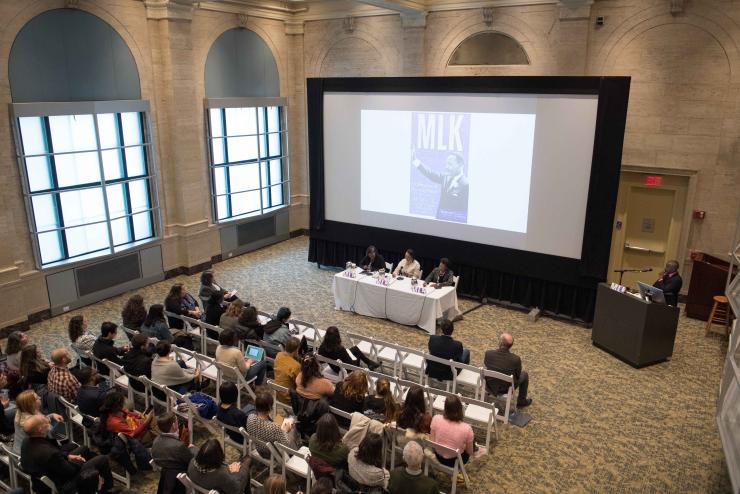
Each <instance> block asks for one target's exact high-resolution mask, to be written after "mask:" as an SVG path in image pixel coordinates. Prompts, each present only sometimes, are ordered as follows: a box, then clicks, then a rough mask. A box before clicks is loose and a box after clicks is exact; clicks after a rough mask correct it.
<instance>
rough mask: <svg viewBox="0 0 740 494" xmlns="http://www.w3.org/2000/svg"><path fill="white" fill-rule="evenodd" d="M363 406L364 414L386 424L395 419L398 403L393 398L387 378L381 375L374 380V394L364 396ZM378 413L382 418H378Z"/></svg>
mask: <svg viewBox="0 0 740 494" xmlns="http://www.w3.org/2000/svg"><path fill="white" fill-rule="evenodd" d="M363 408H364V410H365V415H370V416H372V418H374V419H377V420H380V421H382V422H384V423H386V424H388V423H391V422H393V421H394V420H396V415H397V414H398V404H396V400H395V399H394V398H393V392H392V391H391V382H390V381H389V380H388V379H386V378H384V377H381V378H379V379H377V380H376V381H375V394H374V395H372V396H367V397H366V398H365V403H364V406H363ZM373 415H374V416H373ZM379 415H380V416H382V418H378V417H377V416H379Z"/></svg>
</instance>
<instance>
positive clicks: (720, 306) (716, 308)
mask: <svg viewBox="0 0 740 494" xmlns="http://www.w3.org/2000/svg"><path fill="white" fill-rule="evenodd" d="M713 298H714V305H712V312H710V313H709V319H707V327H706V328H705V329H704V336H709V333H710V332H711V331H712V324H713V323H716V324H722V325H723V326H724V327H725V335H727V336H729V334H730V320H731V317H730V314H731V313H730V304H729V303H728V300H727V297H725V296H723V295H715V296H714V297H713Z"/></svg>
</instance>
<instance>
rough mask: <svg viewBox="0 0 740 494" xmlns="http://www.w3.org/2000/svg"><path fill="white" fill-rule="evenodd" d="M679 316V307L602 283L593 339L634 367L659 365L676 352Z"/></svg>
mask: <svg viewBox="0 0 740 494" xmlns="http://www.w3.org/2000/svg"><path fill="white" fill-rule="evenodd" d="M678 315H679V310H678V308H676V307H670V306H668V305H663V304H653V303H649V302H646V301H644V300H642V299H640V298H637V297H635V296H633V295H629V294H626V293H619V292H617V291H615V290H612V289H611V288H609V285H607V284H606V283H599V287H598V290H597V293H596V311H595V313H594V325H593V329H592V331H591V341H592V342H593V344H594V346H596V347H598V348H601V349H602V350H604V351H606V352H608V353H611V354H612V355H614V356H615V357H617V358H618V359H620V360H623V361H625V362H627V363H628V364H630V365H631V366H633V367H637V368H640V367H645V366H648V365H652V364H657V363H659V362H663V361H664V360H666V359H667V358H668V357H670V356H671V355H673V342H674V341H675V339H676V328H677V326H678Z"/></svg>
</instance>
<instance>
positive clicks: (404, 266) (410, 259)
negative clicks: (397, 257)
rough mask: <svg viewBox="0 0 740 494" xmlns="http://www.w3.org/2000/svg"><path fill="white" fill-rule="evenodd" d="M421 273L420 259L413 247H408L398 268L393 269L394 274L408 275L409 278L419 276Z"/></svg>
mask: <svg viewBox="0 0 740 494" xmlns="http://www.w3.org/2000/svg"><path fill="white" fill-rule="evenodd" d="M419 274H421V265H420V264H419V261H417V260H416V258H415V257H414V250H413V249H406V253H405V254H404V255H403V259H401V262H399V263H398V266H396V269H394V270H393V276H399V275H401V276H407V277H409V278H413V277H416V278H418V277H419Z"/></svg>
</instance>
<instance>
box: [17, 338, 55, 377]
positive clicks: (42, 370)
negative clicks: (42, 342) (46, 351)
mask: <svg viewBox="0 0 740 494" xmlns="http://www.w3.org/2000/svg"><path fill="white" fill-rule="evenodd" d="M49 370H51V367H49V363H48V362H47V361H46V359H45V358H44V357H43V355H41V353H39V351H38V349H37V348H36V345H26V346H25V347H23V350H21V368H20V372H21V377H22V379H24V380H25V383H26V384H32V385H39V384H46V380H47V377H48V375H49Z"/></svg>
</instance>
